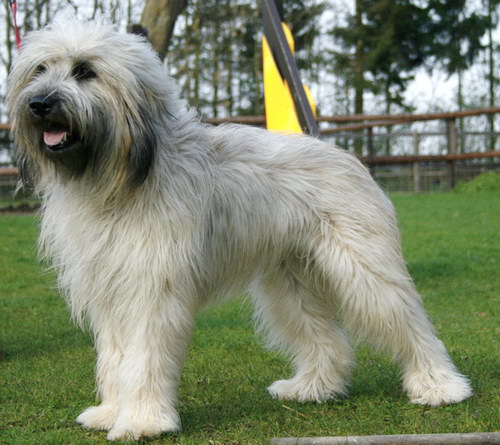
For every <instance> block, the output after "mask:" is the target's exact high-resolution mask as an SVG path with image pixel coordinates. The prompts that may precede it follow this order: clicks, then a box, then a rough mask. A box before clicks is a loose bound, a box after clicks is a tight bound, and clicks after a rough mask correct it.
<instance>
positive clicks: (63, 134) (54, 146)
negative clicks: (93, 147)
mask: <svg viewBox="0 0 500 445" xmlns="http://www.w3.org/2000/svg"><path fill="white" fill-rule="evenodd" d="M77 141H78V138H77V137H76V136H75V135H74V134H73V133H71V132H70V131H69V130H68V129H66V128H64V127H62V126H54V127H51V128H49V129H47V130H45V131H44V132H43V142H44V144H45V145H46V146H47V148H48V149H49V150H52V151H62V150H66V149H67V148H69V147H71V146H72V145H73V144H74V143H75V142H77Z"/></svg>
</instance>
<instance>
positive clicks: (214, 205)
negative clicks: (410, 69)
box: [7, 22, 471, 439]
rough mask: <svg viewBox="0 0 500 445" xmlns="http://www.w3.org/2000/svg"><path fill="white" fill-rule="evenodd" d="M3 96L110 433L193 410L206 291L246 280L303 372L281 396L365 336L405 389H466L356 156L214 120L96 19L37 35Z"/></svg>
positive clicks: (224, 292) (456, 398) (329, 373)
mask: <svg viewBox="0 0 500 445" xmlns="http://www.w3.org/2000/svg"><path fill="white" fill-rule="evenodd" d="M8 86H9V88H8V97H7V102H8V106H9V109H10V117H11V122H12V127H13V134H14V137H15V143H16V146H17V148H18V163H19V167H20V171H21V174H22V178H23V181H24V182H25V183H27V184H31V185H32V186H33V187H34V189H35V190H36V192H37V193H38V194H39V195H40V196H41V198H42V201H43V205H42V210H41V215H42V220H41V234H40V248H41V252H42V253H43V255H44V256H45V257H48V258H50V260H51V261H52V263H53V265H54V268H55V269H56V271H57V272H58V277H59V286H60V288H61V290H62V292H63V294H64V295H65V296H66V298H67V302H68V305H69V307H70V309H71V312H72V315H73V317H74V318H75V319H76V320H77V321H78V322H79V323H83V324H88V326H89V327H90V329H91V331H92V332H93V334H94V337H95V346H96V350H97V370H96V374H97V387H98V394H99V397H100V399H101V404H100V405H99V406H96V407H91V408H88V409H87V410H86V411H84V412H83V413H82V414H81V415H80V416H79V417H78V418H77V422H79V423H81V424H82V425H84V426H85V427H88V428H97V429H103V430H107V431H109V433H108V438H109V439H126V438H135V439H137V438H140V437H147V436H154V435H157V434H159V433H162V432H166V431H175V430H178V429H179V428H180V420H179V416H178V414H177V412H176V409H175V408H176V403H177V396H176V394H177V387H178V385H179V380H180V375H181V368H182V364H183V360H184V355H185V351H186V347H187V345H188V342H189V339H190V336H191V330H192V328H193V324H194V322H193V320H194V317H195V314H196V312H197V311H198V310H199V309H200V307H202V306H204V305H206V304H207V303H210V302H214V301H215V300H223V299H225V298H226V297H229V296H231V295H235V294H240V293H241V292H244V291H247V292H248V294H249V296H250V298H251V300H252V302H253V305H254V307H255V318H256V320H257V321H258V326H259V328H261V329H263V330H265V331H266V332H268V334H269V336H268V338H269V343H270V345H272V346H274V347H277V348H279V349H280V350H281V351H283V352H285V353H287V354H288V356H289V357H290V359H291V361H292V363H293V365H294V369H295V374H294V376H293V377H292V378H290V379H289V380H278V381H276V382H274V383H273V384H272V385H271V386H270V387H269V388H268V390H269V393H270V394H271V396H273V397H276V398H278V399H284V400H288V399H291V400H298V401H300V402H308V401H314V402H323V401H325V400H327V399H330V398H333V397H339V396H343V395H345V394H346V392H347V385H348V381H349V375H350V372H351V368H352V365H353V349H352V347H351V344H350V340H349V339H348V337H347V335H346V332H349V333H350V334H351V336H353V338H354V339H355V340H360V339H365V340H369V341H370V342H371V343H372V344H373V346H375V347H376V348H382V349H384V350H387V351H389V352H390V353H391V354H392V356H393V358H394V359H395V360H396V361H397V362H398V363H399V364H400V365H401V367H402V380H403V386H404V389H405V390H406V392H407V393H408V396H409V397H410V399H411V401H412V402H414V403H419V404H427V405H431V406H436V405H440V404H444V403H454V402H460V401H461V400H463V399H465V398H467V397H469V396H470V395H471V389H470V386H469V383H468V380H467V379H466V378H465V377H463V376H462V375H461V374H460V373H459V372H458V371H457V370H456V368H455V366H454V365H453V363H452V361H451V359H450V357H449V356H448V354H447V352H446V349H445V347H444V346H443V344H442V343H441V341H440V340H438V338H437V337H436V335H435V332H434V329H433V326H432V324H431V323H430V321H429V319H428V318H427V316H426V314H425V312H424V309H423V306H422V301H421V297H420V296H419V294H418V293H417V291H416V290H415V287H414V285H413V284H412V280H411V278H410V277H409V275H408V272H407V270H406V267H405V263H404V261H403V257H402V254H401V247H400V239H399V234H398V228H397V223H396V218H395V213H394V209H393V207H392V205H391V203H390V202H389V200H388V199H387V197H386V196H385V195H384V193H383V192H382V191H381V190H380V189H379V187H378V186H377V185H376V184H375V182H374V181H373V179H372V178H371V177H370V174H369V173H368V171H367V170H366V169H365V168H364V167H363V166H362V165H361V164H360V162H359V161H358V160H357V159H356V158H355V157H354V156H351V155H350V154H348V153H346V152H345V151H343V150H340V149H337V148H335V147H332V146H330V145H327V144H326V143H324V142H321V141H319V140H317V139H313V138H311V137H306V136H290V135H289V136H286V135H279V134H273V133H270V132H267V131H265V130H262V129H257V128H250V127H246V126H237V125H223V126H219V127H212V126H208V125H204V124H202V123H201V122H200V121H199V119H198V118H197V117H196V115H195V113H194V112H193V111H189V110H188V109H187V108H186V106H185V104H184V103H183V102H182V101H180V99H179V98H178V89H177V88H176V86H175V84H174V83H173V82H172V80H171V79H169V78H168V77H167V75H166V73H165V71H164V68H163V66H162V64H161V62H160V60H159V59H158V57H157V56H156V54H155V52H154V51H153V50H152V49H151V47H150V46H149V44H148V43H147V42H146V41H144V40H143V39H141V38H140V37H138V36H134V35H130V34H121V33H117V32H115V31H114V30H113V29H112V28H110V27H107V26H104V25H102V24H96V23H83V24H82V23H76V22H70V23H65V24H60V25H53V26H49V27H48V28H46V29H43V30H41V31H36V32H33V33H31V34H30V35H29V36H28V38H27V39H26V41H25V45H24V47H23V49H22V51H21V52H20V54H19V56H18V57H17V60H16V61H15V63H14V66H13V69H12V72H11V74H10V77H9V83H8Z"/></svg>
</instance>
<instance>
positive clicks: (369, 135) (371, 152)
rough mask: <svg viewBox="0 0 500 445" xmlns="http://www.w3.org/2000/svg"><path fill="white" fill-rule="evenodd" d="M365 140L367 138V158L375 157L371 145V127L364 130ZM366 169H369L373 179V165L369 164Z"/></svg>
mask: <svg viewBox="0 0 500 445" xmlns="http://www.w3.org/2000/svg"><path fill="white" fill-rule="evenodd" d="M366 138H367V148H368V157H369V158H374V157H375V148H374V145H373V127H367V128H366ZM368 168H369V170H370V173H371V174H372V176H373V177H375V165H374V164H372V163H370V166H369V167H368Z"/></svg>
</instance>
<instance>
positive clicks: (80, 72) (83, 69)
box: [71, 63, 97, 81]
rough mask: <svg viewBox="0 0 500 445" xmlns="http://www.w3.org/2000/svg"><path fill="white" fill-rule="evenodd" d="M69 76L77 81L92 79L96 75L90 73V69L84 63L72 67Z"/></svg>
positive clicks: (92, 72)
mask: <svg viewBox="0 0 500 445" xmlns="http://www.w3.org/2000/svg"><path fill="white" fill-rule="evenodd" d="M71 74H72V76H73V77H74V78H75V79H76V80H78V81H82V80H88V79H93V78H94V77H97V75H96V73H94V71H92V68H90V67H89V66H88V65H87V64H86V63H77V64H76V65H75V66H74V68H73V72H72V73H71Z"/></svg>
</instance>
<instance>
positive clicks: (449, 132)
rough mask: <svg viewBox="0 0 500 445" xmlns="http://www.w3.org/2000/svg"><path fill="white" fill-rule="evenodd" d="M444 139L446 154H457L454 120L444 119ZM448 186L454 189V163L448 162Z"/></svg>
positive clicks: (455, 123)
mask: <svg viewBox="0 0 500 445" xmlns="http://www.w3.org/2000/svg"><path fill="white" fill-rule="evenodd" d="M446 137H447V141H448V154H449V155H455V154H457V122H456V121H455V119H454V118H450V119H446ZM448 186H449V188H450V189H452V188H453V187H455V162H454V161H453V160H451V159H450V160H448Z"/></svg>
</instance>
